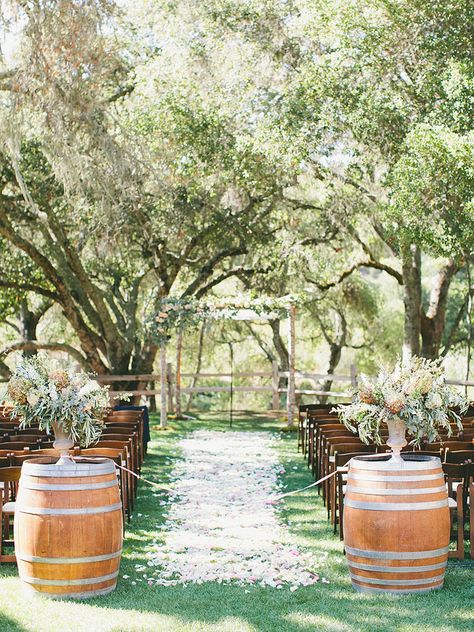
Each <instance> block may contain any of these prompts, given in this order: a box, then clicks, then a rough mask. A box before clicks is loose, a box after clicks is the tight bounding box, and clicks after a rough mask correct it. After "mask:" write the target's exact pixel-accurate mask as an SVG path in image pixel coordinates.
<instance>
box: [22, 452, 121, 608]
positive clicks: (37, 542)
mask: <svg viewBox="0 0 474 632" xmlns="http://www.w3.org/2000/svg"><path fill="white" fill-rule="evenodd" d="M55 461H56V459H48V458H38V459H32V460H30V461H26V462H25V463H24V464H23V467H22V471H21V479H20V485H19V491H18V496H17V501H16V507H15V521H14V530H15V554H16V558H17V563H18V571H19V574H20V579H21V581H22V582H23V586H24V588H25V589H26V590H28V591H30V592H34V593H41V594H43V595H45V596H48V597H54V598H59V599H61V598H62V599H84V598H87V597H96V596H98V595H105V594H107V593H109V592H111V591H112V590H114V588H115V586H116V583H117V575H118V572H119V566H120V556H121V553H122V503H121V502H120V493H119V488H118V484H117V476H116V473H115V465H114V463H113V461H111V460H110V459H94V460H92V459H91V460H89V461H88V460H86V459H84V460H81V461H80V462H72V463H71V464H67V465H56V463H55Z"/></svg>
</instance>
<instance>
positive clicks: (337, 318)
mask: <svg viewBox="0 0 474 632" xmlns="http://www.w3.org/2000/svg"><path fill="white" fill-rule="evenodd" d="M319 322H320V324H321V330H322V332H323V336H324V337H325V339H326V341H327V343H328V344H329V361H328V365H327V369H326V373H328V374H329V375H332V374H334V373H335V371H336V369H337V367H338V365H339V362H340V361H341V356H342V350H343V348H344V347H345V346H346V343H347V322H346V319H345V318H344V315H343V314H342V312H340V311H339V310H335V311H334V338H333V339H332V340H331V338H330V336H329V333H328V332H327V330H326V328H325V326H324V324H323V322H322V321H321V320H320V321H319ZM333 381H334V380H332V379H331V378H328V379H326V380H324V382H323V383H322V387H321V390H323V391H328V393H329V391H330V390H331V387H332V383H333ZM328 396H329V395H322V396H320V398H319V401H320V403H321V404H325V403H326V402H327V400H328Z"/></svg>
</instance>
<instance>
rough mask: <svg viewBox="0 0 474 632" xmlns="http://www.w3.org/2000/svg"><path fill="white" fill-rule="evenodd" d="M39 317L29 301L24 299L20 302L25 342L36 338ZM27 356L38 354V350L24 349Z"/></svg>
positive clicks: (22, 331) (22, 333)
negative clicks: (31, 308)
mask: <svg viewBox="0 0 474 632" xmlns="http://www.w3.org/2000/svg"><path fill="white" fill-rule="evenodd" d="M38 321H39V319H38V318H36V316H35V314H34V313H33V312H32V311H31V310H30V309H29V307H28V301H27V300H26V298H25V299H23V300H22V301H21V304H20V331H21V337H22V339H23V341H24V342H31V341H33V340H36V327H37V326H38ZM24 354H25V356H33V355H36V351H34V350H28V351H24Z"/></svg>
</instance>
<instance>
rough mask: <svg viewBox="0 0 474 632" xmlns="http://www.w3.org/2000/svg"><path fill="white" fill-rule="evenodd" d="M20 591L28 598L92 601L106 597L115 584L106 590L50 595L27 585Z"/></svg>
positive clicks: (50, 593)
mask: <svg viewBox="0 0 474 632" xmlns="http://www.w3.org/2000/svg"><path fill="white" fill-rule="evenodd" d="M22 590H23V591H24V592H25V594H27V595H28V596H29V597H30V596H38V597H47V598H48V599H54V600H56V601H64V600H66V599H92V598H94V597H100V596H102V595H108V594H109V593H111V592H112V591H114V590H115V584H112V586H107V588H98V589H97V590H83V591H82V592H67V593H52V592H41V591H38V590H36V588H32V587H31V586H29V585H28V584H23V585H22Z"/></svg>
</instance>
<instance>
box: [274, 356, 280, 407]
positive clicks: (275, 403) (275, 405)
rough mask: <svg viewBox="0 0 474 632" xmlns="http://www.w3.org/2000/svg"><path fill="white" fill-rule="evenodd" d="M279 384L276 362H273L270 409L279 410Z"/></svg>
mask: <svg viewBox="0 0 474 632" xmlns="http://www.w3.org/2000/svg"><path fill="white" fill-rule="evenodd" d="M279 384H280V376H279V375H278V362H277V361H276V360H273V362H272V389H273V394H272V408H273V410H278V409H279V408H280V393H279V392H278V387H279Z"/></svg>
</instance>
